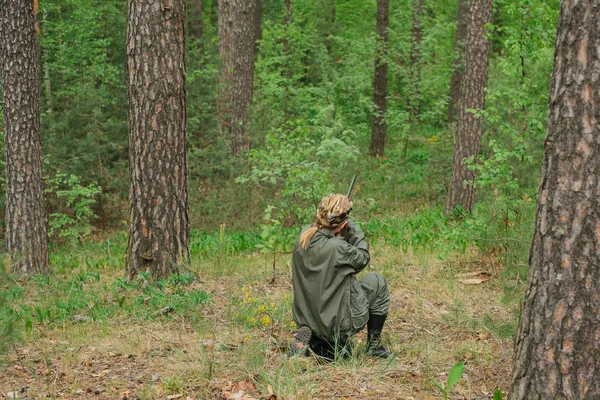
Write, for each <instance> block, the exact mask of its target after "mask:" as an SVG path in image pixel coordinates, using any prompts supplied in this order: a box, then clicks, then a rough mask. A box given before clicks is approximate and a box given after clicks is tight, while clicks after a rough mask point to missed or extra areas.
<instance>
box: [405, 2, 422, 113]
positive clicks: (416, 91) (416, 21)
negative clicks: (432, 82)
mask: <svg viewBox="0 0 600 400" xmlns="http://www.w3.org/2000/svg"><path fill="white" fill-rule="evenodd" d="M423 8H424V0H413V11H412V31H411V45H410V71H409V82H408V84H409V86H410V91H409V92H410V93H409V96H408V115H409V120H410V121H411V122H412V121H416V120H418V119H419V114H420V113H421V88H420V84H421V41H422V40H423Z"/></svg>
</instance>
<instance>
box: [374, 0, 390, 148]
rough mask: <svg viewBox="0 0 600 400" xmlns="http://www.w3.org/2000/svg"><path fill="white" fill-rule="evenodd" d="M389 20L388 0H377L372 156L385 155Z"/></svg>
mask: <svg viewBox="0 0 600 400" xmlns="http://www.w3.org/2000/svg"><path fill="white" fill-rule="evenodd" d="M389 22H390V2H389V0H377V44H376V46H377V48H376V56H375V81H374V85H373V86H374V95H373V102H374V103H375V110H374V116H373V125H372V126H371V145H370V146H369V152H370V154H371V156H372V157H383V156H384V155H385V137H386V134H387V123H386V120H385V118H386V113H387V81H388V64H387V53H388V26H389Z"/></svg>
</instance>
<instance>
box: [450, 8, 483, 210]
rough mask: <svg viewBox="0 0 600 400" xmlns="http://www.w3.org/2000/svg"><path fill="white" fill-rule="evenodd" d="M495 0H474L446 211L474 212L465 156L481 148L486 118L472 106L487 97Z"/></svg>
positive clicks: (471, 173)
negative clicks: (488, 30)
mask: <svg viewBox="0 0 600 400" xmlns="http://www.w3.org/2000/svg"><path fill="white" fill-rule="evenodd" d="M492 3H493V0H471V4H470V8H471V9H470V13H469V14H470V21H469V28H468V31H467V39H466V43H465V71H464V75H463V80H462V84H461V96H460V114H459V119H458V127H457V130H456V138H455V140H454V163H453V165H452V181H451V183H450V190H449V193H448V201H447V203H446V210H445V212H446V214H451V213H452V212H453V211H454V209H456V207H458V206H460V207H462V209H463V210H464V211H466V212H471V209H472V208H473V200H474V195H475V187H474V184H475V178H476V175H475V171H471V170H468V169H467V166H466V165H465V160H467V159H468V158H470V157H476V156H477V155H479V152H480V151H481V136H482V126H481V125H482V121H481V118H477V117H476V116H475V115H474V114H473V113H472V112H470V111H469V110H470V109H475V110H481V109H483V106H484V101H485V87H486V83H487V75H488V67H489V61H490V42H489V40H487V39H486V38H485V34H486V28H485V25H486V24H488V23H489V22H490V19H491V16H492Z"/></svg>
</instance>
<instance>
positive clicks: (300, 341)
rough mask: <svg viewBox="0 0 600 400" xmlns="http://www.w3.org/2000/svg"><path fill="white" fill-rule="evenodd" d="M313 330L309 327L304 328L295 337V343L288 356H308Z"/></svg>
mask: <svg viewBox="0 0 600 400" xmlns="http://www.w3.org/2000/svg"><path fill="white" fill-rule="evenodd" d="M313 336H314V335H313V334H312V330H311V329H310V328H309V327H308V326H302V327H300V329H298V331H297V332H296V336H294V343H293V344H292V347H291V348H290V351H289V352H288V356H290V357H293V356H297V355H303V356H307V355H308V344H309V343H310V341H311V339H312V338H313Z"/></svg>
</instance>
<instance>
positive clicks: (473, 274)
mask: <svg viewBox="0 0 600 400" xmlns="http://www.w3.org/2000/svg"><path fill="white" fill-rule="evenodd" d="M489 276H490V273H489V272H487V271H475V272H465V273H464V274H456V275H455V277H456V278H461V279H464V278H476V277H481V278H482V279H483V278H486V277H489Z"/></svg>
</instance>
